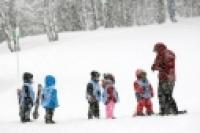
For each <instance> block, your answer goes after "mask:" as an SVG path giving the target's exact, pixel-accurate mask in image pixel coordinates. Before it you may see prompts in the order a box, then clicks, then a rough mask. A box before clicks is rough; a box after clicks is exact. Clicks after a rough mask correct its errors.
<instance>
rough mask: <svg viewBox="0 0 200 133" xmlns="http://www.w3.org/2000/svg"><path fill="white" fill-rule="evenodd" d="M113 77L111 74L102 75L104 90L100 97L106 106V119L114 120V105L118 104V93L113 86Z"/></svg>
mask: <svg viewBox="0 0 200 133" xmlns="http://www.w3.org/2000/svg"><path fill="white" fill-rule="evenodd" d="M113 77H114V76H112V74H109V76H108V75H107V74H104V79H103V80H102V87H103V88H104V91H103V94H102V97H103V99H102V100H103V103H104V104H105V105H106V118H107V119H115V116H114V109H115V104H116V103H117V102H118V92H117V91H116V89H115V86H114V83H115V82H114V78H113Z"/></svg>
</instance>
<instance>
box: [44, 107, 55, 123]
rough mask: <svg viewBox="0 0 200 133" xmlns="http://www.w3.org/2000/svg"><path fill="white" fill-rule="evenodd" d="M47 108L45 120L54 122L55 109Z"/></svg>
mask: <svg viewBox="0 0 200 133" xmlns="http://www.w3.org/2000/svg"><path fill="white" fill-rule="evenodd" d="M45 110H46V114H45V122H46V123H52V122H53V115H54V109H51V108H46V109H45Z"/></svg>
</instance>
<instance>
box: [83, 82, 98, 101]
mask: <svg viewBox="0 0 200 133" xmlns="http://www.w3.org/2000/svg"><path fill="white" fill-rule="evenodd" d="M90 89H91V90H92V92H91V93H89V92H90ZM89 97H94V98H95V100H97V101H98V102H100V101H101V87H100V85H99V83H98V82H95V81H93V80H91V81H90V82H89V83H88V86H87V96H86V98H87V99H88V101H90V98H89Z"/></svg>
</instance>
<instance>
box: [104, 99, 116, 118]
mask: <svg viewBox="0 0 200 133" xmlns="http://www.w3.org/2000/svg"><path fill="white" fill-rule="evenodd" d="M114 109H115V103H114V102H113V101H110V102H108V103H107V104H106V118H107V119H112V118H114V114H113V113H114Z"/></svg>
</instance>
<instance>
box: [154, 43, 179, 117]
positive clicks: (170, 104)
mask: <svg viewBox="0 0 200 133" xmlns="http://www.w3.org/2000/svg"><path fill="white" fill-rule="evenodd" d="M154 52H155V53H156V58H155V61H154V63H153V65H152V67H151V70H152V71H158V72H159V74H158V78H159V86H158V98H159V106H160V112H159V113H160V115H167V114H178V108H177V105H176V102H175V100H174V98H173V96H172V95H173V89H174V85H175V80H176V76H175V58H176V56H175V54H174V52H172V51H171V50H169V49H167V47H166V45H165V44H164V43H162V42H158V43H156V44H155V46H154Z"/></svg>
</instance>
